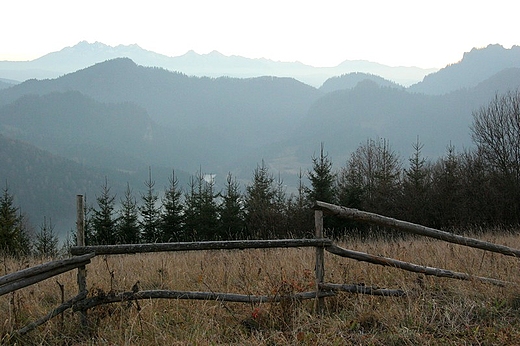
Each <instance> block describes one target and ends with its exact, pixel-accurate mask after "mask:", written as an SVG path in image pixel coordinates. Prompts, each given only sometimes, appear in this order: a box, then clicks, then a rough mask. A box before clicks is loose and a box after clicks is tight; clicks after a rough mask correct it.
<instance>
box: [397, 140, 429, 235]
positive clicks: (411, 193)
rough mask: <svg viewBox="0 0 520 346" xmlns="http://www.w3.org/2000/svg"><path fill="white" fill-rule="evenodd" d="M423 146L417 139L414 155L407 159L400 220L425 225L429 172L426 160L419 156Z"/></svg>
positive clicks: (426, 221) (427, 208) (426, 220)
mask: <svg viewBox="0 0 520 346" xmlns="http://www.w3.org/2000/svg"><path fill="white" fill-rule="evenodd" d="M422 148H423V144H421V143H420V142H419V139H417V141H416V143H414V145H413V149H414V153H413V155H412V156H411V157H410V158H409V159H408V161H409V167H408V169H405V170H404V176H403V198H402V202H401V205H402V206H401V213H402V216H401V218H403V219H405V220H408V221H411V222H415V223H419V224H422V225H426V224H427V223H428V217H429V212H428V210H429V207H428V206H429V204H430V196H429V194H430V192H431V191H430V188H431V181H430V172H429V169H428V167H427V165H426V160H425V159H424V158H423V157H422V155H421V150H422Z"/></svg>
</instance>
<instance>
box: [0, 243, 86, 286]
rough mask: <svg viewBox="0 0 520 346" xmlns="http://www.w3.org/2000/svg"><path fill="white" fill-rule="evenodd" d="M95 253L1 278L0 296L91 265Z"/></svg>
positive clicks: (50, 263)
mask: <svg viewBox="0 0 520 346" xmlns="http://www.w3.org/2000/svg"><path fill="white" fill-rule="evenodd" d="M92 257H94V254H93V253H90V254H86V255H83V256H78V257H72V258H67V259H64V260H58V261H53V262H49V263H45V264H42V265H39V266H36V267H32V268H27V269H23V270H20V271H17V272H15V273H11V274H7V275H4V276H2V277H0V283H1V284H0V296H2V295H4V294H7V293H9V292H12V291H16V290H19V289H20V288H24V287H27V286H30V285H32V284H35V283H37V282H40V281H43V280H46V279H49V278H51V277H53V276H56V275H59V274H62V273H65V272H68V271H70V270H73V269H76V268H78V267H80V266H84V265H86V264H88V263H90V259H91V258H92Z"/></svg>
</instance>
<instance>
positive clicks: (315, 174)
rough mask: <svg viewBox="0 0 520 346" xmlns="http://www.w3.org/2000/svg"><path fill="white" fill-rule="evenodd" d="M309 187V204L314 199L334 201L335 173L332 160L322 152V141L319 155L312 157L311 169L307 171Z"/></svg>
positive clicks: (314, 200) (312, 202)
mask: <svg viewBox="0 0 520 346" xmlns="http://www.w3.org/2000/svg"><path fill="white" fill-rule="evenodd" d="M308 176H309V180H310V182H311V187H310V188H309V189H307V196H308V199H309V201H310V203H311V204H314V202H316V201H322V202H327V203H335V202H336V198H335V187H334V184H335V181H336V174H335V173H334V172H333V171H332V161H331V160H330V159H329V157H328V155H327V154H325V153H324V152H323V143H321V150H320V156H319V157H315V156H314V157H313V158H312V171H309V172H308Z"/></svg>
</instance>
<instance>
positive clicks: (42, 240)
mask: <svg viewBox="0 0 520 346" xmlns="http://www.w3.org/2000/svg"><path fill="white" fill-rule="evenodd" d="M34 248H35V251H36V255H37V256H40V257H51V258H52V257H56V256H57V255H58V236H57V235H56V234H55V233H54V225H53V224H52V221H51V220H49V223H48V224H47V218H45V217H44V218H43V223H42V224H41V225H40V231H39V232H38V233H37V234H36V241H35V244H34Z"/></svg>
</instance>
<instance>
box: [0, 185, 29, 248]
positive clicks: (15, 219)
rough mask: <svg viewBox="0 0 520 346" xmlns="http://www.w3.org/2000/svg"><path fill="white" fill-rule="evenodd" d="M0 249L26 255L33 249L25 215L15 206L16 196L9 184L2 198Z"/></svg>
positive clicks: (0, 201) (0, 203)
mask: <svg viewBox="0 0 520 346" xmlns="http://www.w3.org/2000/svg"><path fill="white" fill-rule="evenodd" d="M0 251H3V252H5V253H7V254H9V255H15V256H24V255H27V254H29V253H30V251H31V244H30V239H29V235H28V232H27V227H26V224H25V220H24V217H23V215H22V214H21V213H20V210H19V208H18V207H15V206H14V196H13V195H11V193H10V192H9V188H8V187H7V184H6V187H5V188H4V190H3V194H2V197H1V199H0Z"/></svg>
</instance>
